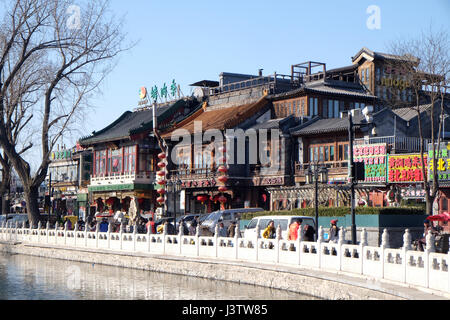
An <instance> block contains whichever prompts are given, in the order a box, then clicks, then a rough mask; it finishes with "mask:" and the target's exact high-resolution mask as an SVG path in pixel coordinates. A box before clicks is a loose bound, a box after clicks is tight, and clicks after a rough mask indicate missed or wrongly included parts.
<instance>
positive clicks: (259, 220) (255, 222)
mask: <svg viewBox="0 0 450 320" xmlns="http://www.w3.org/2000/svg"><path fill="white" fill-rule="evenodd" d="M294 219H302V220H303V222H302V225H306V224H308V225H310V226H313V227H314V229H316V224H315V222H314V218H312V217H305V216H259V217H254V218H253V219H252V220H250V222H249V223H248V224H247V225H246V226H245V230H244V238H247V239H249V238H251V239H254V238H255V236H256V226H259V236H260V237H262V234H263V232H264V229H265V228H266V227H267V225H268V224H269V222H270V221H271V220H273V222H274V224H275V229H277V228H278V226H281V237H282V239H287V236H288V228H289V225H290V224H291V223H292V221H293V220H294Z"/></svg>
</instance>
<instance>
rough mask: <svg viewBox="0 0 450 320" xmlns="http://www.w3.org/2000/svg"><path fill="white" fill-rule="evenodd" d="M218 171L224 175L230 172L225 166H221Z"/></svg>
mask: <svg viewBox="0 0 450 320" xmlns="http://www.w3.org/2000/svg"><path fill="white" fill-rule="evenodd" d="M218 170H219V172H222V173H227V172H228V169H227V167H225V166H220V167H219V169H218Z"/></svg>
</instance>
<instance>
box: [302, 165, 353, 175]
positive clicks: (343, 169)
mask: <svg viewBox="0 0 450 320" xmlns="http://www.w3.org/2000/svg"><path fill="white" fill-rule="evenodd" d="M321 164H322V165H324V166H326V167H327V168H328V174H330V175H334V174H345V173H347V172H348V161H334V162H325V163H321ZM311 165H312V164H311V163H298V162H296V163H295V175H296V176H304V175H306V172H307V171H308V168H309V167H311Z"/></svg>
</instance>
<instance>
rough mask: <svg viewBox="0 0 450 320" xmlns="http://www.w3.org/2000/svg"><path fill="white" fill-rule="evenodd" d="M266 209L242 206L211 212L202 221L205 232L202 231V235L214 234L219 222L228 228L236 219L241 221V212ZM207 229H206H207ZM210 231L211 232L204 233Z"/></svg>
mask: <svg viewBox="0 0 450 320" xmlns="http://www.w3.org/2000/svg"><path fill="white" fill-rule="evenodd" d="M261 211H264V209H261V208H240V209H228V210H219V211H214V212H212V213H210V214H209V215H208V216H207V217H206V218H205V219H204V220H203V221H201V226H202V227H201V229H202V230H203V231H205V232H202V235H211V234H212V235H214V232H215V229H216V225H217V224H218V223H219V222H223V225H224V227H225V228H228V227H229V226H230V224H231V222H233V221H235V222H236V223H238V222H239V220H240V219H241V214H243V213H247V212H261ZM205 229H206V230H205ZM204 233H210V234H204Z"/></svg>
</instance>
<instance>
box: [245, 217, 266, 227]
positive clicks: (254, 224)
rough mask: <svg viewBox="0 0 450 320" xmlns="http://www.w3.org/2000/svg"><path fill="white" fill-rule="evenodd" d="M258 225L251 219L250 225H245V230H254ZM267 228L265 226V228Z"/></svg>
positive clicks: (255, 220) (256, 220)
mask: <svg viewBox="0 0 450 320" xmlns="http://www.w3.org/2000/svg"><path fill="white" fill-rule="evenodd" d="M257 224H258V219H253V220H252V221H250V223H249V224H248V225H247V229H255V228H256V225H257ZM266 227H267V226H266Z"/></svg>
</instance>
